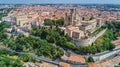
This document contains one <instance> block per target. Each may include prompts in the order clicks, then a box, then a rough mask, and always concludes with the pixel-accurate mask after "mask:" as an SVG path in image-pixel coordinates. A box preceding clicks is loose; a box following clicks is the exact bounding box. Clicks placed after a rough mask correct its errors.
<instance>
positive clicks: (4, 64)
mask: <svg viewBox="0 0 120 67" xmlns="http://www.w3.org/2000/svg"><path fill="white" fill-rule="evenodd" d="M10 56H17V54H16V53H13V52H10V51H7V50H0V67H22V63H21V62H20V59H18V58H12V57H10Z"/></svg>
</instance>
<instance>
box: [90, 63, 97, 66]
mask: <svg viewBox="0 0 120 67" xmlns="http://www.w3.org/2000/svg"><path fill="white" fill-rule="evenodd" d="M88 67H98V65H97V64H94V63H93V64H89V65H88Z"/></svg>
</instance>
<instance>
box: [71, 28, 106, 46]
mask: <svg viewBox="0 0 120 67" xmlns="http://www.w3.org/2000/svg"><path fill="white" fill-rule="evenodd" d="M106 30H107V29H104V30H102V31H101V32H100V33H98V34H97V35H95V36H93V37H91V38H87V39H80V40H75V39H73V41H72V42H73V43H74V44H75V45H77V46H88V45H91V44H92V43H93V42H95V41H96V39H97V38H99V37H100V36H102V35H103V34H104V32H105V31H106Z"/></svg>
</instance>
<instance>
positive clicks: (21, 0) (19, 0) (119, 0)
mask: <svg viewBox="0 0 120 67" xmlns="http://www.w3.org/2000/svg"><path fill="white" fill-rule="evenodd" d="M3 3H5V4H29V3H35V4H36V3H37V4H43V3H77V4H85V3H92V4H93V3H94V4H120V0H0V4H3Z"/></svg>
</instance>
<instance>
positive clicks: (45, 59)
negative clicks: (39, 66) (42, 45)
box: [0, 46, 59, 65]
mask: <svg viewBox="0 0 120 67" xmlns="http://www.w3.org/2000/svg"><path fill="white" fill-rule="evenodd" d="M0 49H6V50H8V51H11V52H15V53H18V54H20V55H23V54H29V55H31V56H33V57H35V58H36V59H38V60H41V61H44V62H48V63H52V64H55V65H59V61H53V60H52V59H49V58H44V57H42V56H38V55H35V54H33V53H24V52H17V51H15V50H12V49H10V48H6V47H4V46H0Z"/></svg>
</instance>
